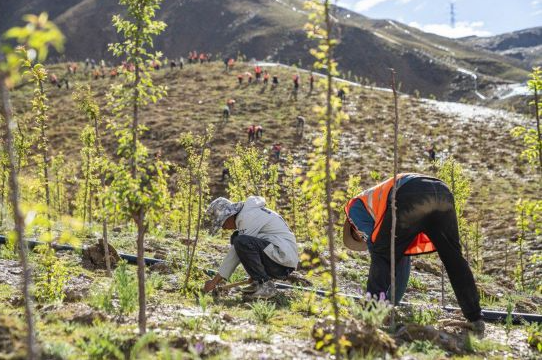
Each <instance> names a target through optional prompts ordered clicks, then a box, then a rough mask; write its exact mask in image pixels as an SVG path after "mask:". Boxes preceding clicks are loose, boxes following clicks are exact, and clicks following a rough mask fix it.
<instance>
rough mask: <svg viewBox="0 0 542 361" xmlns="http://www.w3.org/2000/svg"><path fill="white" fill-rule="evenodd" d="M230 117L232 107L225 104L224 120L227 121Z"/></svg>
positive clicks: (223, 110)
mask: <svg viewBox="0 0 542 361" xmlns="http://www.w3.org/2000/svg"><path fill="white" fill-rule="evenodd" d="M228 119H230V107H229V106H227V105H224V108H223V109H222V121H223V122H227V121H228Z"/></svg>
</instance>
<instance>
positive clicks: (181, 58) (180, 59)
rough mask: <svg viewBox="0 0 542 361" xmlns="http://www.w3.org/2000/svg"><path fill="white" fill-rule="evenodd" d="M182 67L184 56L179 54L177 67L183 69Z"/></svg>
mask: <svg viewBox="0 0 542 361" xmlns="http://www.w3.org/2000/svg"><path fill="white" fill-rule="evenodd" d="M183 68H184V58H183V57H182V56H181V57H180V58H179V69H181V70H182V69H183Z"/></svg>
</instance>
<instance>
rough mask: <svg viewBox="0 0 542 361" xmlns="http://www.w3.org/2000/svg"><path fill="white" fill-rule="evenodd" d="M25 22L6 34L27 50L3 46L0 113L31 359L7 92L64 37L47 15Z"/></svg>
mask: <svg viewBox="0 0 542 361" xmlns="http://www.w3.org/2000/svg"><path fill="white" fill-rule="evenodd" d="M25 21H26V22H27V23H28V24H27V26H25V27H20V28H19V27H15V28H12V29H10V30H8V32H7V33H6V34H5V37H6V38H7V39H15V40H16V41H17V42H18V43H19V44H22V45H24V46H25V47H20V48H19V49H18V50H14V49H13V48H11V47H10V46H9V45H7V44H0V100H1V103H0V114H1V115H2V118H3V125H2V127H3V136H4V147H5V148H6V149H5V152H6V153H7V154H8V162H9V185H10V191H11V192H10V199H11V206H12V211H13V216H14V224H15V227H14V231H13V232H12V234H11V236H12V237H14V238H15V239H16V241H17V243H18V245H19V255H20V258H21V266H22V269H23V283H22V292H23V297H24V302H25V318H26V325H27V339H26V340H27V342H26V343H27V353H28V358H29V359H35V358H37V357H38V349H37V344H36V335H35V330H34V320H33V302H32V298H31V295H30V288H31V285H32V279H31V271H30V268H29V266H28V255H27V252H28V248H27V246H26V244H25V241H24V227H25V226H24V218H23V214H22V211H21V207H20V204H19V183H18V172H17V159H16V154H15V145H14V134H13V129H14V128H15V127H16V125H15V122H14V119H13V114H12V109H11V104H10V99H9V90H8V89H9V88H10V87H12V86H13V85H14V84H16V83H17V82H18V81H19V80H20V73H21V70H22V66H24V65H25V64H26V61H27V60H28V59H29V58H31V57H32V56H33V57H37V59H38V60H39V61H44V60H45V59H46V57H47V51H48V47H49V46H50V45H53V46H54V47H55V48H56V49H57V50H61V48H62V44H63V37H62V33H61V32H60V31H59V30H58V28H57V27H56V26H55V25H54V24H53V23H51V22H49V21H48V17H47V14H45V13H43V14H41V15H39V16H35V15H27V16H25Z"/></svg>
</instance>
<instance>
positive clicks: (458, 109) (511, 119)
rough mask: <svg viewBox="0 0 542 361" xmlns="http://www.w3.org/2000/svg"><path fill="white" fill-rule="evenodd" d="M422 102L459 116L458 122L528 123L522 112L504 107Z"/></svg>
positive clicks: (432, 101) (442, 111) (424, 100)
mask: <svg viewBox="0 0 542 361" xmlns="http://www.w3.org/2000/svg"><path fill="white" fill-rule="evenodd" d="M422 103H424V104H426V105H428V106H430V107H432V108H433V109H436V110H438V111H439V112H441V113H444V114H448V115H451V116H455V117H457V121H458V122H462V123H469V122H472V121H481V122H493V123H494V122H497V121H500V122H506V123H508V124H515V125H521V124H526V123H527V122H528V119H526V118H525V117H524V116H523V115H521V114H516V113H510V112H507V111H505V110H502V109H491V108H486V107H482V106H478V105H470V104H462V103H453V102H442V101H437V100H431V99H422Z"/></svg>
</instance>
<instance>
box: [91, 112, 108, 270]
mask: <svg viewBox="0 0 542 361" xmlns="http://www.w3.org/2000/svg"><path fill="white" fill-rule="evenodd" d="M94 134H95V138H94V146H95V148H96V155H97V157H98V159H100V180H101V186H102V192H105V171H104V170H103V169H102V167H103V161H104V159H103V157H104V152H103V151H102V139H101V138H100V129H99V127H98V118H94ZM105 208H106V205H105V197H102V209H103V210H105ZM102 239H103V245H104V258H105V272H106V274H107V277H111V259H110V258H109V241H108V237H107V214H106V213H104V214H103V219H102Z"/></svg>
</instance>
